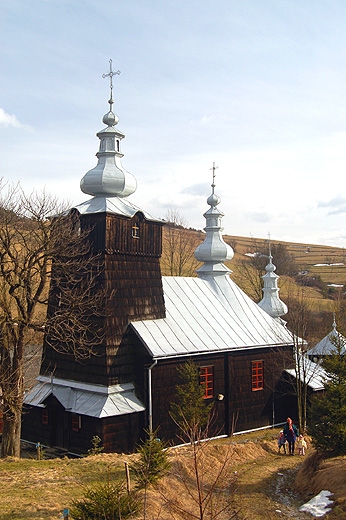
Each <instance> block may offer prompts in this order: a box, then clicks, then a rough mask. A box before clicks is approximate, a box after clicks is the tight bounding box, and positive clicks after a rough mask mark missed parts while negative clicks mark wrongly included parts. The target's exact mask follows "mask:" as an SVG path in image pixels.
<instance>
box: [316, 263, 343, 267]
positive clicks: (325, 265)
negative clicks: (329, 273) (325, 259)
mask: <svg viewBox="0 0 346 520" xmlns="http://www.w3.org/2000/svg"><path fill="white" fill-rule="evenodd" d="M334 265H345V264H344V263H343V262H341V263H339V264H315V265H314V267H331V266H334Z"/></svg>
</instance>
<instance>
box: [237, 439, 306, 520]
mask: <svg viewBox="0 0 346 520" xmlns="http://www.w3.org/2000/svg"><path fill="white" fill-rule="evenodd" d="M301 462H302V459H301V458H299V457H298V456H296V455H295V456H294V457H290V456H289V455H286V456H285V455H278V454H276V453H275V451H274V449H273V450H272V452H270V451H268V453H267V455H266V456H265V457H261V458H259V459H258V460H255V461H251V462H246V463H244V464H242V465H240V466H239V469H238V470H237V471H238V474H237V477H238V478H237V489H236V493H235V501H236V504H237V506H238V508H239V510H240V512H239V519H240V520H245V519H246V520H260V519H261V520H263V519H264V518H265V519H266V520H276V519H279V518H290V519H294V520H307V519H310V520H311V518H312V517H311V515H308V514H306V513H300V512H299V510H298V508H299V506H300V505H302V503H303V502H302V500H301V499H300V498H299V497H298V496H297V495H296V493H295V492H294V490H293V482H294V478H295V475H296V472H297V471H298V467H299V465H300V464H301Z"/></svg>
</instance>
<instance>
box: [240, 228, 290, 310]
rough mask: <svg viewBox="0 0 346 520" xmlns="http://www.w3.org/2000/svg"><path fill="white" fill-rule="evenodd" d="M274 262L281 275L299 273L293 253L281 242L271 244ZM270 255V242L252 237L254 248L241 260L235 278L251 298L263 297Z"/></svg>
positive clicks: (259, 298) (257, 300)
mask: <svg viewBox="0 0 346 520" xmlns="http://www.w3.org/2000/svg"><path fill="white" fill-rule="evenodd" d="M270 250H271V255H272V257H273V263H274V264H275V267H276V272H277V273H278V274H279V275H280V276H283V275H287V276H293V275H295V274H296V273H297V266H296V264H295V261H294V258H293V255H291V254H290V252H289V251H288V249H287V246H286V245H284V244H280V243H271V244H270ZM268 257H269V243H268V241H267V240H262V241H260V240H257V239H256V238H253V239H252V248H251V251H249V252H248V256H247V257H246V258H245V259H243V260H242V261H241V262H240V268H239V269H238V270H237V273H235V274H234V276H233V278H234V280H235V281H236V283H238V285H239V286H240V287H241V288H242V289H243V291H244V292H246V293H247V294H248V295H249V296H250V298H252V299H253V300H254V301H256V302H259V301H260V300H261V299H262V297H263V292H262V288H263V279H262V277H263V275H265V273H266V270H265V268H266V265H267V264H268Z"/></svg>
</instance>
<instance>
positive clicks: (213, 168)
mask: <svg viewBox="0 0 346 520" xmlns="http://www.w3.org/2000/svg"><path fill="white" fill-rule="evenodd" d="M217 168H218V166H215V162H213V167H212V168H210V169H211V170H212V171H213V184H212V185H211V187H212V188H213V193H214V188H215V175H216V173H215V170H216V169H217Z"/></svg>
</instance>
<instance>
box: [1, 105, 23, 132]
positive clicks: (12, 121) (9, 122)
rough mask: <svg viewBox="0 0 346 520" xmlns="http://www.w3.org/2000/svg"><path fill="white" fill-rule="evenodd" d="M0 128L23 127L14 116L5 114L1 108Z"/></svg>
mask: <svg viewBox="0 0 346 520" xmlns="http://www.w3.org/2000/svg"><path fill="white" fill-rule="evenodd" d="M0 126H12V127H14V128H22V127H23V125H22V124H21V123H20V122H19V121H18V119H17V118H16V116H15V115H10V114H7V112H5V110H4V109H3V108H0Z"/></svg>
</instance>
